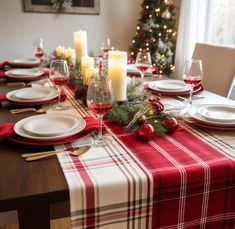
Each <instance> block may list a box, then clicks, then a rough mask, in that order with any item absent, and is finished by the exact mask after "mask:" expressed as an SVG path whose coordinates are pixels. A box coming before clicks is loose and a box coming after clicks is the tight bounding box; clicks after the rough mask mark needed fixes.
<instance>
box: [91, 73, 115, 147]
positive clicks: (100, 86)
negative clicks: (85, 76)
mask: <svg viewBox="0 0 235 229" xmlns="http://www.w3.org/2000/svg"><path fill="white" fill-rule="evenodd" d="M113 99H114V97H113V89H112V85H111V80H110V79H109V78H108V77H106V76H104V75H101V74H100V75H94V76H93V77H92V78H91V80H90V82H89V85H88V90H87V105H88V108H89V109H90V110H92V111H93V112H94V113H95V114H96V116H97V118H98V121H99V130H98V139H97V140H94V142H93V143H94V145H103V144H104V143H105V142H104V140H103V136H102V121H103V116H104V115H105V114H106V113H108V112H109V111H110V110H111V109H112V104H113Z"/></svg>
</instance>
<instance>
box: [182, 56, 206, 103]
mask: <svg viewBox="0 0 235 229" xmlns="http://www.w3.org/2000/svg"><path fill="white" fill-rule="evenodd" d="M182 78H183V80H184V82H185V83H186V84H187V85H189V86H190V95H189V105H190V106H191V105H192V95H193V90H194V87H195V86H197V85H200V84H201V81H202V79H203V68H202V61H201V60H198V59H191V60H187V61H186V62H185V65H184V68H183V74H182Z"/></svg>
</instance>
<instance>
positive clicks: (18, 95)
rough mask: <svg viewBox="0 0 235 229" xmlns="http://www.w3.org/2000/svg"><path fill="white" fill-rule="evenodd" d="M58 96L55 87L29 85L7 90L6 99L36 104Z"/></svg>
mask: <svg viewBox="0 0 235 229" xmlns="http://www.w3.org/2000/svg"><path fill="white" fill-rule="evenodd" d="M56 97H58V91H57V90H56V89H55V88H50V87H48V88H43V87H29V88H22V89H18V90H14V91H11V92H8V93H7V94H6V99H7V100H8V101H10V102H13V103H14V102H16V103H23V104H27V103H28V104H32V103H35V104H38V103H40V102H45V101H50V100H52V99H55V98H56Z"/></svg>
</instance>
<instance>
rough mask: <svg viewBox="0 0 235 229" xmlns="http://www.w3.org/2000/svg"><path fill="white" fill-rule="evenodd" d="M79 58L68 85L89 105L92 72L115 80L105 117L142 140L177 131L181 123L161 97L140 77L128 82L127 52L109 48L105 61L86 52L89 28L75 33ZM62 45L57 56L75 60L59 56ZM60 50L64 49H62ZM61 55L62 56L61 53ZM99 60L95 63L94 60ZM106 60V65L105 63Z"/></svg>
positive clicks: (71, 56) (71, 68) (70, 61)
mask: <svg viewBox="0 0 235 229" xmlns="http://www.w3.org/2000/svg"><path fill="white" fill-rule="evenodd" d="M74 42H75V51H74V52H76V61H74V62H75V63H74V64H71V65H70V79H69V81H68V84H69V85H70V87H72V89H73V90H74V92H75V96H76V98H78V99H81V101H83V102H84V104H85V105H86V94H87V88H88V84H89V82H90V79H91V77H92V76H93V75H101V74H102V77H109V78H110V79H111V82H112V88H113V95H114V102H113V104H112V109H111V110H110V111H109V112H108V113H107V114H106V115H105V116H104V117H105V119H106V120H110V121H114V122H116V123H118V124H121V125H124V126H125V127H126V129H127V131H132V132H133V133H135V134H136V136H137V137H139V138H140V139H142V140H149V139H151V138H152V137H154V136H156V135H158V136H160V135H164V134H170V133H172V132H174V131H175V130H176V128H177V126H178V122H177V120H176V119H175V118H174V117H173V116H172V115H171V114H169V113H167V112H165V111H164V104H163V102H162V100H161V98H160V96H153V95H152V94H151V93H150V92H149V91H147V90H144V89H143V85H142V83H143V82H142V81H141V80H134V81H133V82H130V83H129V84H127V76H126V75H127V62H128V61H127V52H124V51H113V50H112V51H108V55H106V57H105V59H104V60H100V59H98V62H97V61H95V59H94V58H92V57H89V56H88V55H87V34H86V31H78V32H75V33H74ZM61 50H62V48H61V47H60V46H59V47H57V49H56V52H55V54H56V57H58V56H59V57H60V56H63V57H64V58H66V59H67V61H68V63H73V61H72V60H75V57H74V56H73V55H72V54H71V55H67V56H65V55H60V53H62V52H63V50H62V51H61ZM60 51H61V52H60ZM58 54H59V55H58ZM95 62H96V63H95ZM104 63H105V64H104Z"/></svg>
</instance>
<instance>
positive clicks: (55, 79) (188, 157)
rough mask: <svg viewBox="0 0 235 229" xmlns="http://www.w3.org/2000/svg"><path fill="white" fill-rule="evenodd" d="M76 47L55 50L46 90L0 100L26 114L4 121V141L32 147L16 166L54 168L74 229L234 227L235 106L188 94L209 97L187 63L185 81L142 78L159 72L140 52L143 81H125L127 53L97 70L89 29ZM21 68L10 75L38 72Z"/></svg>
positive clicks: (110, 54) (111, 55)
mask: <svg viewBox="0 0 235 229" xmlns="http://www.w3.org/2000/svg"><path fill="white" fill-rule="evenodd" d="M39 43H40V42H39ZM74 43H75V44H74V46H75V53H76V57H74V55H72V53H73V52H72V51H71V49H69V51H71V53H70V52H69V53H70V54H71V55H69V58H67V57H68V56H67V57H66V56H65V48H63V46H58V47H57V48H56V49H55V55H56V56H55V57H53V59H51V60H50V70H49V72H48V73H49V76H48V78H47V79H48V80H49V81H50V83H49V86H48V87H47V86H46V87H44V86H40V87H38V86H32V85H31V86H30V87H24V88H20V89H16V90H11V91H9V92H7V93H5V94H4V95H2V96H1V97H0V102H1V103H2V104H3V103H4V104H5V102H7V103H9V104H13V105H20V106H25V107H23V108H22V107H20V108H16V109H11V110H9V113H10V114H9V115H11V116H12V117H17V115H18V113H21V114H22V113H23V112H25V117H24V118H22V119H19V120H17V121H15V122H9V123H3V124H1V125H0V138H1V139H5V140H6V141H7V142H8V141H9V142H11V143H14V144H17V145H19V146H21V147H22V148H23V147H26V146H30V147H33V149H34V152H27V153H24V150H23V152H22V153H21V154H20V156H21V157H20V158H19V160H22V161H23V162H24V163H25V164H23V163H22V161H21V162H20V164H21V166H25V168H28V167H33V166H37V163H42V164H43V163H45V164H48V165H50V163H51V162H53V161H56V163H58V165H59V167H60V169H61V171H60V172H61V174H62V175H63V178H65V181H66V184H67V189H66V190H65V193H66V194H67V193H68V194H69V197H68V198H67V199H66V200H68V201H69V202H70V219H71V228H91V227H92V228H114V227H117V228H127V227H133V228H135V227H138V228H178V227H182V228H183V227H195V228H196V227H199V225H200V226H201V227H206V226H211V227H213V226H216V225H219V227H220V226H221V225H225V224H226V226H227V227H228V228H232V227H233V226H234V212H235V209H234V206H235V205H234V204H235V203H234V201H233V198H232V197H233V196H234V194H235V189H234V185H233V184H234V177H235V162H234V161H235V156H234V147H235V142H234V141H233V140H231V139H234V129H235V105H224V104H222V103H216V104H215V103H209V102H207V96H205V97H203V99H200V101H199V100H197V102H196V99H195V100H194V97H193V94H198V95H206V94H204V93H205V89H204V88H203V83H202V82H201V80H202V79H203V72H202V69H201V61H198V62H199V63H200V64H199V68H196V70H195V73H193V74H192V72H190V74H189V73H188V71H189V70H188V69H189V68H190V67H192V61H189V63H190V64H189V63H188V62H187V63H186V67H185V70H184V74H183V76H182V80H175V79H169V78H166V77H160V76H157V77H156V76H154V77H153V80H151V81H148V80H147V79H146V78H147V77H148V75H151V76H153V75H155V74H152V73H150V72H148V74H146V75H145V73H146V72H147V71H150V70H151V68H152V64H151V56H149V54H146V53H145V50H142V51H141V52H140V55H139V56H138V57H137V58H136V63H135V67H136V69H138V71H139V75H140V76H141V77H140V78H139V79H135V78H131V79H130V78H128V77H127V75H128V53H127V52H125V51H115V50H109V51H107V52H106V51H105V52H104V57H103V61H104V62H102V61H99V62H98V65H96V64H95V63H96V61H95V59H93V57H90V56H88V55H87V33H86V31H81V30H80V31H77V32H75V33H74ZM108 43H110V40H109V42H108ZM104 46H106V45H104ZM109 46H110V44H109ZM102 47H103V46H102ZM109 49H110V48H109ZM39 51H41V50H39ZM67 54H68V53H67ZM140 56H145V57H146V56H148V57H149V58H147V59H148V63H147V62H145V63H142V62H143V60H142V58H144V57H140ZM40 58H41V55H40ZM71 58H75V59H76V64H75V65H74V64H73V65H70V64H69V63H71V62H70V61H69V59H71ZM144 59H146V58H144ZM73 61H74V59H73ZM19 62H20V61H18V62H17V61H16V64H15V65H14V66H15V67H17V68H16V69H11V70H9V71H6V72H5V74H6V75H8V76H7V77H9V78H11V77H13V78H14V77H15V75H17V77H18V78H19V79H21V80H22V77H25V79H27V77H29V78H30V77H32V78H34V77H39V74H41V73H42V71H41V68H38V69H37V68H27V69H26V68H25V67H26V66H25V62H24V65H23V64H22V62H20V63H21V65H19ZM40 63H41V60H40V61H39V64H40ZM58 63H60V64H58ZM7 64H8V65H11V64H12V62H8V63H7ZM7 64H6V62H5V63H3V64H2V65H1V66H4V65H7ZM30 64H31V65H30ZM30 64H29V65H28V66H32V63H30ZM132 64H133V63H132ZM142 64H143V65H142ZM58 65H60V66H63V68H62V70H61V67H58ZM188 65H190V67H188ZM12 66H13V65H12ZM18 67H23V68H22V69H20V68H18ZM34 67H35V66H34ZM129 67H130V66H129ZM132 67H133V66H132ZM192 68H193V69H194V67H192ZM58 69H60V70H58ZM97 69H98V70H97ZM198 69H199V71H200V74H199V73H198ZM17 77H16V78H17ZM74 77H76V78H74ZM71 79H72V80H73V81H72V80H71ZM30 80H31V78H30ZM75 82H76V85H75ZM5 83H6V82H5ZM35 84H37V80H35ZM82 90H83V91H82ZM78 91H82V95H83V97H78ZM177 96H183V97H185V98H186V99H187V101H184V102H182V101H180V100H179V99H177ZM212 99H213V98H212ZM58 100H59V101H60V102H61V103H60V102H59V103H58ZM38 105H40V106H41V105H42V107H39V108H38V107H35V106H38ZM28 106H31V107H30V108H28ZM185 110H187V112H185ZM29 111H31V112H34V115H27V113H26V112H29ZM181 111H184V112H183V113H182V112H181ZM42 112H43V114H42ZM12 120H14V118H12ZM228 130H229V131H228ZM5 140H4V141H5ZM4 141H2V142H0V144H5V143H4ZM44 147H50V150H46V151H45V150H44V149H45V148H44ZM53 155H56V157H51V156H53ZM48 157H49V158H48ZM51 182H53V181H51ZM57 191H58V190H57ZM57 191H56V192H57ZM47 192H48V193H50V194H51V193H52V190H50V191H47ZM48 193H46V194H45V196H46V195H47V194H48ZM30 196H33V195H32V193H31V194H30ZM53 201H55V199H53V200H52V202H53ZM46 202H50V201H48V200H47V201H46ZM166 212H167V214H166ZM225 219H226V223H225ZM137 225H138V226H137ZM219 227H218V228H219ZM220 228H221V227H220Z"/></svg>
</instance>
